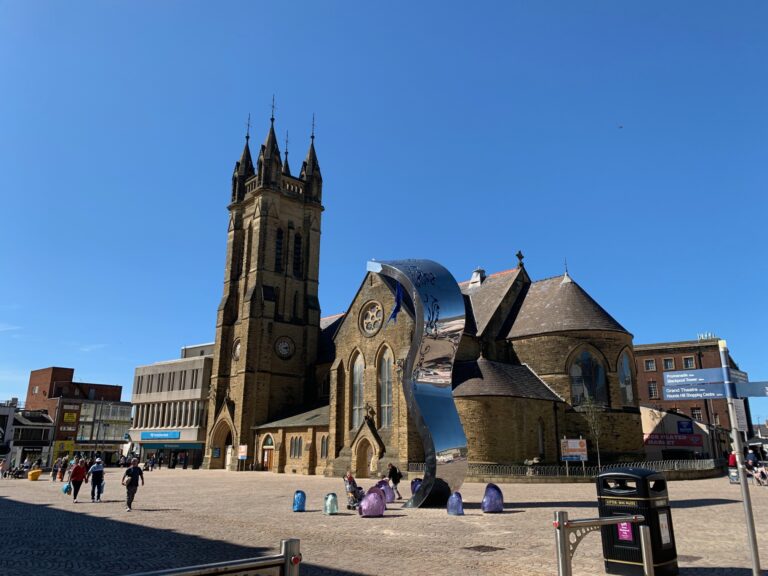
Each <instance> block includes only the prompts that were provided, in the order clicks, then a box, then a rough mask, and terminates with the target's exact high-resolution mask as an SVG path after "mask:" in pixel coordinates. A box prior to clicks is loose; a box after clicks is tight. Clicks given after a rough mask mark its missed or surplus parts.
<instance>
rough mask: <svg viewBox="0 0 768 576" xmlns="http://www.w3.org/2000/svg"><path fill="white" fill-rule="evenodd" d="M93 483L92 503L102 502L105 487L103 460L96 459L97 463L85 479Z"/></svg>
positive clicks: (89, 470)
mask: <svg viewBox="0 0 768 576" xmlns="http://www.w3.org/2000/svg"><path fill="white" fill-rule="evenodd" d="M88 480H90V481H91V502H101V493H102V491H103V486H104V464H102V462H101V458H96V461H95V462H94V463H93V466H91V467H90V468H89V469H88V475H87V476H86V477H85V481H86V482H87V481H88Z"/></svg>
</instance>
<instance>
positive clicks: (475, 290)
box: [459, 268, 520, 335]
mask: <svg viewBox="0 0 768 576" xmlns="http://www.w3.org/2000/svg"><path fill="white" fill-rule="evenodd" d="M519 273H520V270H519V269H518V268H513V269H512V270H505V271H504V272H497V273H495V274H491V275H489V276H487V277H486V278H485V280H483V283H482V284H479V285H477V286H470V282H469V281H466V282H461V283H460V284H459V288H460V289H461V293H462V294H464V301H465V302H466V301H467V300H469V302H470V304H471V308H470V306H467V309H468V310H467V311H468V312H469V311H470V310H471V316H472V321H471V322H467V329H466V330H465V331H466V332H467V333H472V332H470V329H471V327H472V326H473V325H474V328H475V330H474V333H475V334H478V335H480V334H482V333H483V331H484V330H485V328H486V327H487V326H488V323H489V322H490V321H491V318H493V314H494V313H495V312H496V310H497V309H498V307H499V304H500V303H501V300H502V299H503V298H504V296H506V295H507V293H508V292H509V289H510V288H511V287H512V284H514V282H515V280H516V279H517V276H518V274H519ZM468 316H469V314H468Z"/></svg>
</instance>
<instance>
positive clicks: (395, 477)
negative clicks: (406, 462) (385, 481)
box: [387, 462, 403, 500]
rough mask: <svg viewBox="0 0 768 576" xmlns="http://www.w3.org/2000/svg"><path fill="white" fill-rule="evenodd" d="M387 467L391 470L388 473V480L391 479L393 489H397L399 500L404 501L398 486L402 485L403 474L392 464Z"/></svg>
mask: <svg viewBox="0 0 768 576" xmlns="http://www.w3.org/2000/svg"><path fill="white" fill-rule="evenodd" d="M387 467H388V468H389V472H388V473H387V478H389V479H390V481H391V482H392V488H394V489H395V494H397V498H398V500H400V499H402V496H400V490H399V489H398V487H397V485H398V484H400V480H402V479H403V473H402V472H400V470H398V468H397V466H395V465H394V464H392V462H390V463H389V464H388V465H387Z"/></svg>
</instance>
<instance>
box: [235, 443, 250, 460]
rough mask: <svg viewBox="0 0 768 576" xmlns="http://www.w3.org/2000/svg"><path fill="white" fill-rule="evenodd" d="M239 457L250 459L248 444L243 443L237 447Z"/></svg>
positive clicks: (239, 458)
mask: <svg viewBox="0 0 768 576" xmlns="http://www.w3.org/2000/svg"><path fill="white" fill-rule="evenodd" d="M237 459H238V460H248V444H241V445H240V446H238V447H237Z"/></svg>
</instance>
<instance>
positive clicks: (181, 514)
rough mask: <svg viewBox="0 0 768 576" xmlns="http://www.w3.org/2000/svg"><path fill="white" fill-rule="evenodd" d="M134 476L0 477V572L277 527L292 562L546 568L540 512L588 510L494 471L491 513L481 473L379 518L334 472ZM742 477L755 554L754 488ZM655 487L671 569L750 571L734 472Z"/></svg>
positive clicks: (143, 555)
mask: <svg viewBox="0 0 768 576" xmlns="http://www.w3.org/2000/svg"><path fill="white" fill-rule="evenodd" d="M145 478H146V486H144V487H143V488H140V489H139V492H138V495H137V497H136V502H135V505H134V510H133V511H132V512H126V511H125V504H124V489H123V488H122V487H121V486H120V483H119V479H120V471H118V470H116V469H109V470H108V472H107V478H106V482H107V487H106V492H105V495H104V501H103V502H102V503H100V504H99V503H92V502H91V501H90V486H88V485H84V487H83V491H81V494H80V496H81V497H80V502H79V503H78V504H73V503H72V500H71V497H68V496H65V495H64V494H62V493H61V491H60V488H61V484H60V483H51V482H50V481H47V480H45V481H44V480H40V481H37V482H31V481H28V480H0V538H1V540H0V542H2V546H1V547H0V550H2V554H0V574H3V575H6V576H15V575H29V574H35V575H36V576H46V575H54V574H55V575H57V576H59V575H60V574H62V573H65V574H66V573H81V574H88V573H91V574H116V575H118V574H119V575H123V574H131V573H135V572H141V571H146V570H159V569H165V568H173V567H178V566H186V565H194V564H200V563H208V562H217V561H223V560H232V559H237V558H248V557H254V556H260V555H265V554H274V553H276V552H277V551H278V550H279V545H280V540H281V539H284V538H299V539H300V540H301V549H302V553H303V556H304V562H303V563H302V566H301V573H302V574H305V575H320V574H359V575H362V574H365V575H389V574H446V575H453V574H515V575H531V576H539V575H542V576H543V575H554V574H557V565H556V561H555V533H554V529H553V527H552V518H553V513H554V512H555V511H556V510H566V511H567V512H568V513H569V515H570V517H571V518H591V517H595V516H597V503H596V502H597V500H596V497H595V488H594V485H592V484H502V485H501V489H502V491H503V493H504V499H505V510H504V513H502V514H483V513H482V511H481V509H480V501H481V500H482V495H483V490H484V487H485V486H484V485H483V484H475V483H468V484H465V485H464V486H463V487H462V490H461V492H462V494H463V496H464V502H465V516H463V517H455V516H448V515H447V514H446V512H445V510H437V509H431V510H430V509H418V510H412V509H404V508H402V507H401V504H400V503H399V502H398V503H396V504H394V505H391V506H390V508H389V509H388V510H387V512H386V513H385V516H384V517H383V518H361V517H359V516H358V515H357V513H356V512H350V511H347V510H346V509H345V507H344V503H345V501H346V499H345V497H344V486H343V482H342V480H341V478H338V479H336V478H325V477H316V476H298V475H278V474H273V473H269V472H239V473H237V472H227V471H222V470H219V471H203V470H180V469H175V470H166V469H163V470H155V471H153V472H145ZM360 484H361V485H362V486H363V487H366V488H367V487H368V486H370V485H372V484H373V480H366V479H363V480H361V481H360ZM401 487H402V488H404V489H403V490H401V492H403V495H404V496H405V495H406V493H408V492H409V491H408V487H407V486H406V483H405V482H404V483H403V484H402V485H401ZM297 489H301V490H304V491H305V492H306V494H307V511H306V512H304V513H294V512H292V502H293V494H294V491H295V490H297ZM750 490H751V494H752V501H753V506H754V516H755V521H756V524H757V532H758V544H759V547H760V551H761V553H762V555H763V563H765V564H768V488H761V487H757V486H751V487H750ZM328 492H335V493H336V494H337V495H338V497H339V503H340V508H341V510H340V514H339V515H338V516H326V515H324V514H323V512H322V503H323V497H324V496H325V494H327V493H328ZM669 493H670V500H671V502H672V521H673V525H674V530H675V536H676V539H677V552H678V557H679V564H680V567H681V571H680V573H681V574H683V575H686V576H693V575H701V576H720V575H723V576H725V575H728V576H750V575H751V570H750V566H751V564H750V557H749V551H748V544H747V536H746V529H745V524H744V512H743V505H742V502H741V498H740V490H739V487H738V485H730V484H729V483H728V480H727V479H725V478H716V479H709V480H695V481H691V480H689V481H676V482H670V483H669ZM573 566H574V575H575V576H588V575H589V576H593V575H596V574H603V573H604V569H603V563H602V546H601V543H600V537H599V534H598V533H593V534H589V535H588V536H587V537H586V538H585V540H583V541H582V543H581V544H580V545H579V548H578V550H577V552H576V555H575V558H574V563H573Z"/></svg>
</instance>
